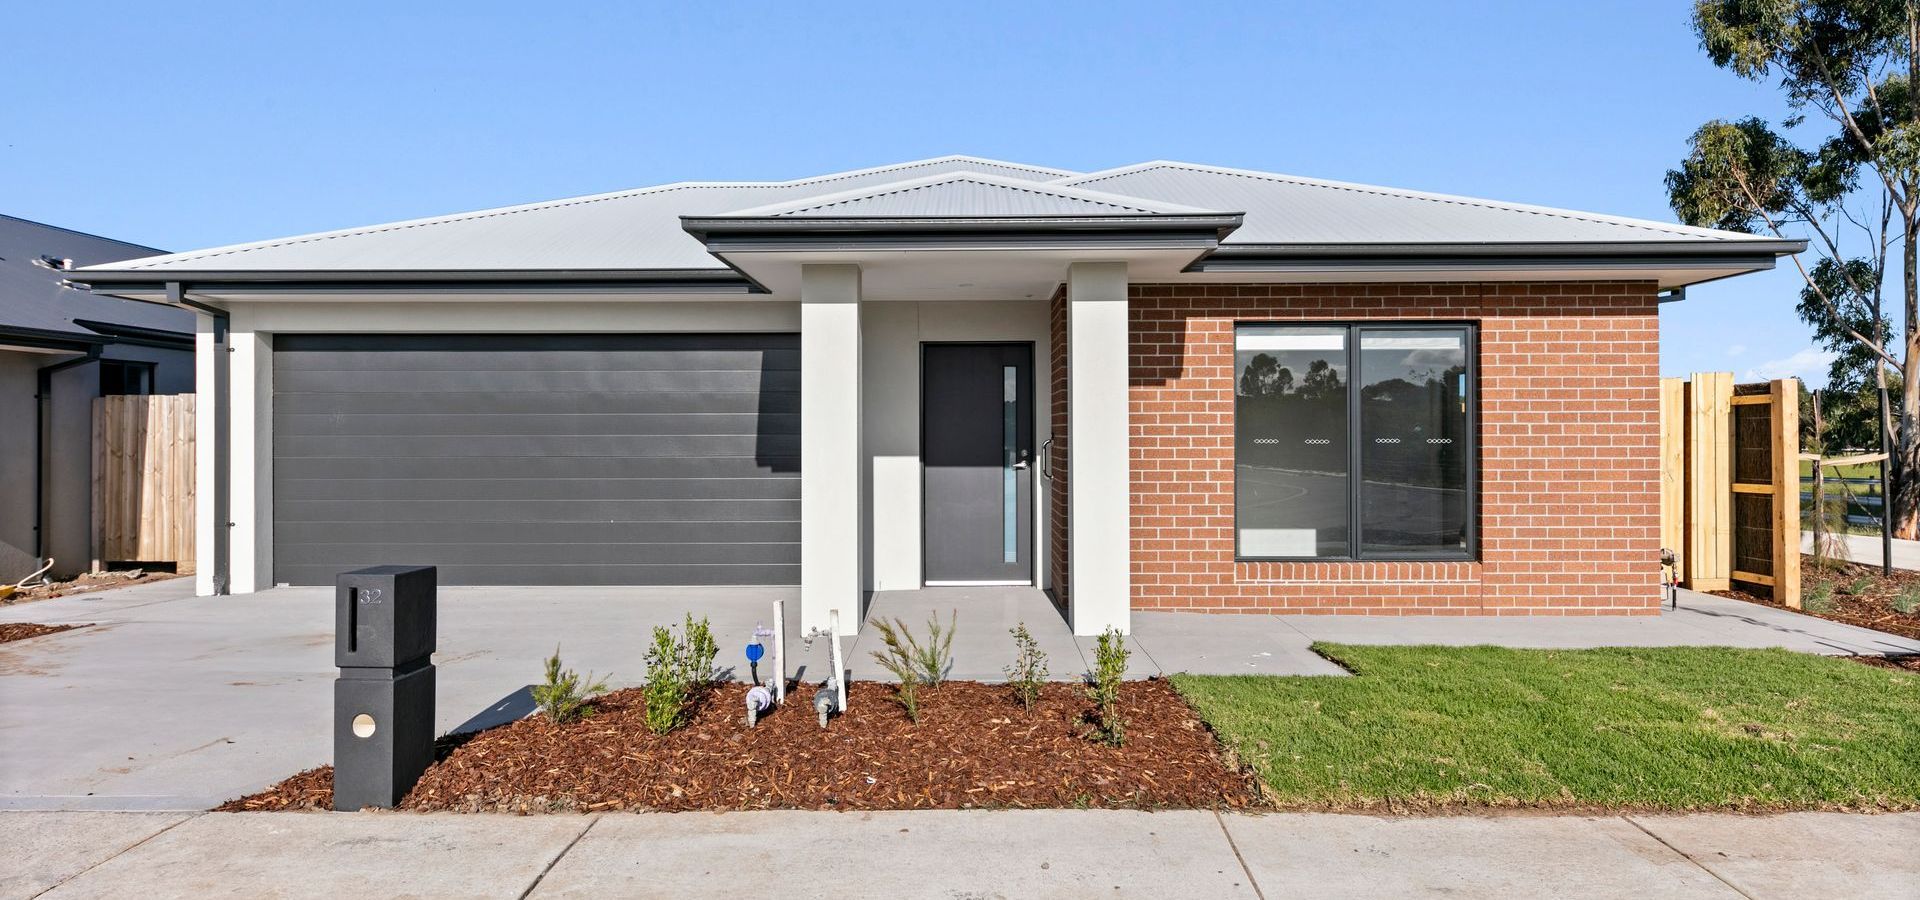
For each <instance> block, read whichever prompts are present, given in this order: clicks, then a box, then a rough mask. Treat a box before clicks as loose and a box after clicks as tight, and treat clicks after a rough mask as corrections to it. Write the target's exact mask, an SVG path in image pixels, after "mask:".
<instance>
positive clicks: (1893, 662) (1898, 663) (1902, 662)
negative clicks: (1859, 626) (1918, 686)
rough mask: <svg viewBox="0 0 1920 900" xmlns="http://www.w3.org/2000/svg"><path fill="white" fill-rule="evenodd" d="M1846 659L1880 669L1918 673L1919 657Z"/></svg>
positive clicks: (1852, 657) (1857, 657) (1859, 657)
mask: <svg viewBox="0 0 1920 900" xmlns="http://www.w3.org/2000/svg"><path fill="white" fill-rule="evenodd" d="M1847 658H1848V659H1851V660H1853V661H1854V662H1858V663H1866V664H1867V665H1869V666H1878V667H1879V668H1882V669H1899V670H1901V671H1904V672H1920V656H1849V657H1847Z"/></svg>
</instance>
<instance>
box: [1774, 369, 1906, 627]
mask: <svg viewBox="0 0 1920 900" xmlns="http://www.w3.org/2000/svg"><path fill="white" fill-rule="evenodd" d="M1771 393H1772V399H1773V416H1772V423H1773V599H1774V600H1776V601H1778V602H1780V603H1783V604H1785V605H1786V606H1788V607H1790V608H1792V609H1799V608H1800V382H1799V380H1798V379H1794V378H1782V379H1779V380H1778V381H1775V382H1774V383H1773V385H1772V390H1771ZM1816 465H1817V463H1816ZM1883 492H1884V489H1883Z"/></svg>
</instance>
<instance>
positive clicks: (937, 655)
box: [874, 612, 958, 725]
mask: <svg viewBox="0 0 1920 900" xmlns="http://www.w3.org/2000/svg"><path fill="white" fill-rule="evenodd" d="M954 618H958V612H954ZM874 629H876V631H879V643H881V649H879V651H874V662H879V668H883V670H887V674H891V675H893V677H897V679H900V683H899V685H895V689H893V702H897V704H900V708H902V710H906V720H908V722H912V723H916V725H918V723H920V689H922V687H925V685H937V683H941V677H943V675H947V672H948V670H950V668H952V658H950V654H948V651H947V649H948V647H952V639H954V635H952V626H948V629H947V639H945V641H941V620H939V616H931V618H929V620H927V635H929V637H927V643H925V645H922V643H920V641H918V639H914V631H912V629H910V628H906V622H900V620H891V622H889V620H874Z"/></svg>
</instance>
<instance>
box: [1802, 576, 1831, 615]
mask: <svg viewBox="0 0 1920 900" xmlns="http://www.w3.org/2000/svg"><path fill="white" fill-rule="evenodd" d="M1800 608H1801V609H1803V610H1806V611H1807V612H1810V613H1815V614H1825V613H1829V612H1832V611H1833V582H1831V581H1827V580H1826V579H1821V580H1819V581H1816V582H1814V583H1813V587H1811V588H1808V589H1807V594H1806V596H1805V597H1802V598H1800Z"/></svg>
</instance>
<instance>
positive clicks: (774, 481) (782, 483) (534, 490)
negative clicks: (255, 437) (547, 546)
mask: <svg viewBox="0 0 1920 900" xmlns="http://www.w3.org/2000/svg"><path fill="white" fill-rule="evenodd" d="M275 497H276V498H277V499H280V500H286V501H289V502H293V501H302V500H340V501H353V502H363V501H395V502H399V501H408V500H444V499H447V498H450V497H451V498H485V499H491V500H796V501H797V500H799V499H800V479H799V478H559V479H553V478H494V479H474V478H289V479H286V480H284V481H282V482H281V483H280V486H279V487H278V488H276V490H275Z"/></svg>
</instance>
